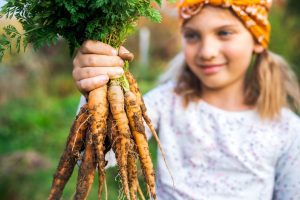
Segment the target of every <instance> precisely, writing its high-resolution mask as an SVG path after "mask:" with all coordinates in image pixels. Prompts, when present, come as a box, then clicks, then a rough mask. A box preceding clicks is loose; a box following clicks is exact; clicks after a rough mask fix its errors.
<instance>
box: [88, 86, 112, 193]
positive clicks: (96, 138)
mask: <svg viewBox="0 0 300 200" xmlns="http://www.w3.org/2000/svg"><path fill="white" fill-rule="evenodd" d="M88 108H89V113H90V114H91V120H90V131H91V135H92V139H93V145H94V148H95V151H96V155H97V157H96V161H97V164H98V166H97V169H98V199H101V193H102V185H103V181H104V176H105V170H104V168H105V157H104V156H105V155H104V151H105V147H104V141H105V134H106V120H107V116H108V101H107V85H104V86H102V87H100V88H98V89H95V90H93V91H91V92H90V93H89V101H88Z"/></svg>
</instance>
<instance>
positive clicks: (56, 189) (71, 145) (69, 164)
mask: <svg viewBox="0 0 300 200" xmlns="http://www.w3.org/2000/svg"><path fill="white" fill-rule="evenodd" d="M87 118H88V113H87V104H85V105H84V106H82V107H81V109H80V112H79V113H78V115H77V116H76V119H75V121H74V123H73V125H72V127H71V130H70V134H69V136H68V139H67V143H66V147H65V150H64V152H63V154H62V156H61V158H60V161H59V164H58V167H57V170H56V172H55V174H54V178H53V182H52V186H51V190H50V194H49V196H48V200H56V199H60V197H61V195H62V192H63V189H64V187H65V185H66V183H67V182H68V180H69V178H70V176H71V175H72V173H73V170H74V167H75V165H76V163H77V160H78V158H79V155H80V152H79V151H80V150H81V148H82V146H83V141H84V138H85V132H86V129H87V125H88V123H87V120H86V119H87Z"/></svg>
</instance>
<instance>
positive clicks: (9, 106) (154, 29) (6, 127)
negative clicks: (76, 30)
mask: <svg viewBox="0 0 300 200" xmlns="http://www.w3.org/2000/svg"><path fill="white" fill-rule="evenodd" d="M275 3H276V4H275V5H274V6H273V8H272V12H271V22H272V38H271V45H270V49H271V50H273V51H274V52H276V53H279V54H282V55H283V56H284V57H285V58H286V59H287V60H288V61H289V62H290V63H291V64H292V66H293V68H294V69H295V71H296V73H297V74H298V76H299V75H300V67H299V66H300V59H299V56H300V51H299V50H298V49H299V47H300V34H299V33H300V23H299V20H300V16H297V11H300V9H299V2H297V1H296V0H295V1H289V2H288V4H289V6H287V5H286V2H285V1H275ZM163 12H164V13H163V21H162V23H161V24H153V23H150V22H148V21H146V20H141V21H140V23H139V25H138V28H141V27H148V29H149V30H150V47H149V64H148V67H145V66H141V62H140V53H139V52H140V49H139V31H138V30H139V29H137V31H136V33H135V34H134V35H132V36H131V37H130V38H129V39H128V40H127V42H126V44H125V46H126V47H127V48H128V49H129V50H130V51H132V52H133V53H134V54H135V56H136V58H135V61H133V62H132V63H131V65H130V67H131V71H132V72H133V73H134V75H135V76H136V78H137V80H138V83H139V85H140V87H141V90H142V91H143V93H145V92H147V91H148V90H150V89H151V88H153V87H154V86H155V85H156V84H157V83H156V82H157V79H158V75H159V74H160V73H161V72H162V71H163V70H164V69H165V67H166V65H167V63H168V61H169V60H170V59H171V58H172V57H173V56H174V55H175V54H176V53H177V52H178V51H179V49H180V35H179V31H178V29H179V23H178V20H177V19H176V17H174V16H173V13H174V10H172V9H171V8H169V7H166V8H164V11H163ZM7 23H14V24H15V25H16V22H14V21H9V22H8V21H6V20H3V19H2V20H1V21H0V27H1V29H0V30H2V27H3V26H4V25H5V24H7ZM166 27H168V28H166ZM0 33H1V31H0ZM297 66H298V67H297ZM71 74H72V58H71V57H70V56H69V52H68V48H67V45H66V43H65V42H64V41H60V42H59V43H58V44H57V45H56V46H53V47H47V48H43V49H41V50H40V51H38V52H34V51H33V50H32V49H30V48H29V50H28V51H26V52H25V53H22V54H19V55H6V56H5V59H4V61H3V63H0V199H4V200H23V199H24V200H25V199H26V200H27V199H30V200H39V199H46V198H47V195H48V192H49V189H50V186H51V182H52V175H53V173H54V172H55V169H56V167H57V164H58V161H59V158H60V155H61V153H62V152H63V149H64V145H65V142H66V138H67V135H68V133H69V128H70V126H71V124H72V121H73V120H74V117H75V113H76V110H77V106H78V103H79V97H80V93H79V92H78V91H77V89H76V87H75V83H74V82H73V79H72V77H71ZM150 146H151V152H152V155H153V159H154V162H155V160H156V144H155V142H154V141H152V140H151V141H150ZM77 170H78V167H76V169H75V170H74V172H73V176H72V178H71V180H70V181H69V182H68V184H67V186H66V188H65V190H64V194H63V199H72V195H73V194H74V191H75V184H76V176H77V175H76V174H77ZM116 177H117V169H116V168H110V169H109V170H108V171H107V181H108V192H109V199H110V200H111V199H117V198H118V195H119V192H118V189H119V187H120V184H119V179H118V178H116ZM141 182H142V181H141ZM145 194H146V193H145ZM96 197H97V184H96V183H94V187H93V189H92V191H91V194H90V195H89V199H96Z"/></svg>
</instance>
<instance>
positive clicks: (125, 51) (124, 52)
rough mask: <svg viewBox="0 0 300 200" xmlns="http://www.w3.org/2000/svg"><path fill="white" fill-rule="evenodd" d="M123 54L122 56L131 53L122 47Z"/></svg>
mask: <svg viewBox="0 0 300 200" xmlns="http://www.w3.org/2000/svg"><path fill="white" fill-rule="evenodd" d="M121 52H122V54H126V53H130V52H129V51H128V50H127V49H125V48H124V47H121Z"/></svg>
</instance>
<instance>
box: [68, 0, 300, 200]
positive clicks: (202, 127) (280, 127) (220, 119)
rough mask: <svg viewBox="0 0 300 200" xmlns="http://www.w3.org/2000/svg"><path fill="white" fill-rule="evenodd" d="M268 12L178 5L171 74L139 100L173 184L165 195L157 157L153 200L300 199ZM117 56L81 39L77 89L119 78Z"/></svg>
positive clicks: (252, 6)
mask: <svg viewBox="0 0 300 200" xmlns="http://www.w3.org/2000/svg"><path fill="white" fill-rule="evenodd" d="M269 7H270V1H267V0H260V1H259V0H228V1H223V0H210V1H209V0H205V1H204V0H182V1H181V2H180V4H179V14H180V17H181V19H182V28H181V31H182V38H183V53H182V54H180V55H179V56H178V57H177V58H176V61H175V62H173V63H174V66H172V68H171V71H172V72H174V71H176V73H175V74H174V73H167V80H168V81H166V82H165V83H164V84H161V85H160V86H158V87H157V88H155V89H153V90H152V91H150V92H149V93H148V94H146V95H145V97H144V98H145V102H146V104H147V107H148V112H149V115H150V117H151V119H152V121H153V123H154V124H155V126H156V129H157V130H158V132H159V136H160V141H161V143H162V145H163V148H164V150H165V152H166V156H167V163H168V165H169V167H170V170H171V173H172V175H173V177H174V181H175V188H173V185H172V181H171V178H170V176H169V173H168V171H167V169H166V167H165V164H164V162H163V160H162V157H161V155H160V154H158V166H157V173H156V178H157V195H158V199H161V200H179V199H180V200H192V199H195V200H202V199H205V200H268V199H269V200H270V199H273V200H291V199H294V200H299V199H300V119H299V117H298V116H297V115H296V114H294V113H293V112H292V110H295V109H297V108H299V105H300V94H299V87H298V85H297V81H296V78H295V76H294V74H293V73H292V72H291V70H290V69H289V67H288V66H287V65H286V63H285V62H284V60H283V59H282V58H281V57H279V56H277V55H275V54H273V53H271V52H270V51H268V50H267V47H268V43H269V32H270V25H269V21H268V10H269ZM125 57H127V59H130V58H132V55H131V54H130V53H129V52H128V51H127V50H126V49H125V48H124V47H122V48H120V50H119V54H118V53H117V51H116V50H115V49H113V48H112V47H110V46H108V45H106V44H103V43H100V42H96V41H87V42H85V43H84V44H83V45H82V48H81V49H80V50H79V51H78V53H77V55H76V57H75V59H74V71H73V77H74V79H75V80H76V84H77V87H78V88H79V90H80V91H81V92H82V93H83V94H86V93H87V92H89V91H90V90H93V89H95V88H97V87H101V86H102V85H104V84H106V83H107V81H108V80H109V78H115V77H119V76H121V75H122V73H123V70H122V67H123V65H124V62H123V60H122V59H121V58H123V59H124V58H125ZM174 69H175V70H174ZM83 101H84V100H83ZM82 104H83V102H82Z"/></svg>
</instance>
